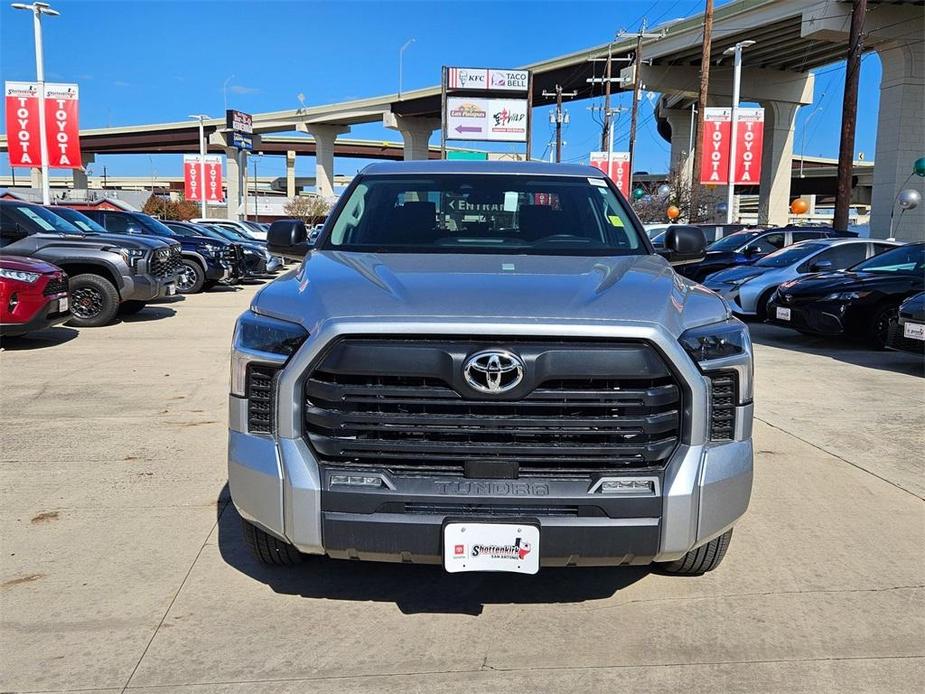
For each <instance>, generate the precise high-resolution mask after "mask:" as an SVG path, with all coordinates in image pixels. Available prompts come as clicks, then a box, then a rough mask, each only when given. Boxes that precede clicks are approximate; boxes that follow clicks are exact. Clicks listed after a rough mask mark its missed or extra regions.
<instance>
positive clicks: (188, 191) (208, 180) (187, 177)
mask: <svg viewBox="0 0 925 694" xmlns="http://www.w3.org/2000/svg"><path fill="white" fill-rule="evenodd" d="M203 191H205V196H206V202H213V203H219V202H223V201H224V200H225V194H224V192H223V190H222V158H221V156H219V155H217V154H216V155H206V159H205V179H203V170H202V167H201V166H200V161H199V155H198V154H187V155H185V156H184V157H183V194H184V196H185V197H186V199H187V200H195V201H197V202H198V201H201V200H202V195H203Z"/></svg>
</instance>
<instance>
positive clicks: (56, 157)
mask: <svg viewBox="0 0 925 694" xmlns="http://www.w3.org/2000/svg"><path fill="white" fill-rule="evenodd" d="M78 96H79V92H78V89H77V85H76V84H50V83H46V84H45V132H46V141H47V143H48V165H49V166H50V167H51V168H53V169H83V162H82V161H81V158H80V128H79V126H78V122H77V105H78V100H79V99H78Z"/></svg>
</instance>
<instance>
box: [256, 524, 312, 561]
mask: <svg viewBox="0 0 925 694" xmlns="http://www.w3.org/2000/svg"><path fill="white" fill-rule="evenodd" d="M241 526H242V529H243V530H244V542H245V543H246V544H247V546H248V547H250V548H251V551H252V552H253V553H254V554H255V555H256V557H257V559H259V560H260V563H262V564H270V565H272V566H295V565H296V564H300V563H301V562H302V561H303V560H304V559H305V555H304V554H302V553H301V552H299V550H297V549H296V548H295V547H293V546H292V545H290V544H289V543H288V542H283V541H282V540H280V539H277V538H275V537H273V536H272V535H270V534H269V533H266V532H264V531H263V530H261V529H260V528H258V527H257V526H256V525H254V524H253V523H248V522H247V521H246V520H244V519H243V518H242V519H241Z"/></svg>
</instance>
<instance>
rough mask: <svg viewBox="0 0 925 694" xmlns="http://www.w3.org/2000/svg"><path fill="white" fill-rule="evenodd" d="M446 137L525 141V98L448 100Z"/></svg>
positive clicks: (460, 97) (457, 97)
mask: <svg viewBox="0 0 925 694" xmlns="http://www.w3.org/2000/svg"><path fill="white" fill-rule="evenodd" d="M446 109H447V110H446V123H447V137H448V139H453V140H481V141H494V142H526V141H527V111H528V110H529V105H528V103H527V100H526V99H487V98H472V97H462V96H451V97H447V100H446Z"/></svg>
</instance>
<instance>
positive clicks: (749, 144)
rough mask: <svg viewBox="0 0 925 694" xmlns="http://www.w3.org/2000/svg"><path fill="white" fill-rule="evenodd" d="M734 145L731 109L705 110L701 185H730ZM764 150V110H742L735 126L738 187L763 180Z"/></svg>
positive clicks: (736, 178)
mask: <svg viewBox="0 0 925 694" xmlns="http://www.w3.org/2000/svg"><path fill="white" fill-rule="evenodd" d="M731 141H732V109H731V108H706V109H704V112H703V141H702V147H703V157H702V159H701V165H700V182H701V183H704V184H707V185H710V184H713V185H727V184H728V183H729V152H730V143H731ZM763 146H764V109H763V108H740V109H739V113H738V122H737V124H736V153H735V158H736V160H735V172H734V176H735V184H736V185H755V184H757V183H758V182H759V181H760V180H761V150H762V147H763Z"/></svg>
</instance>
